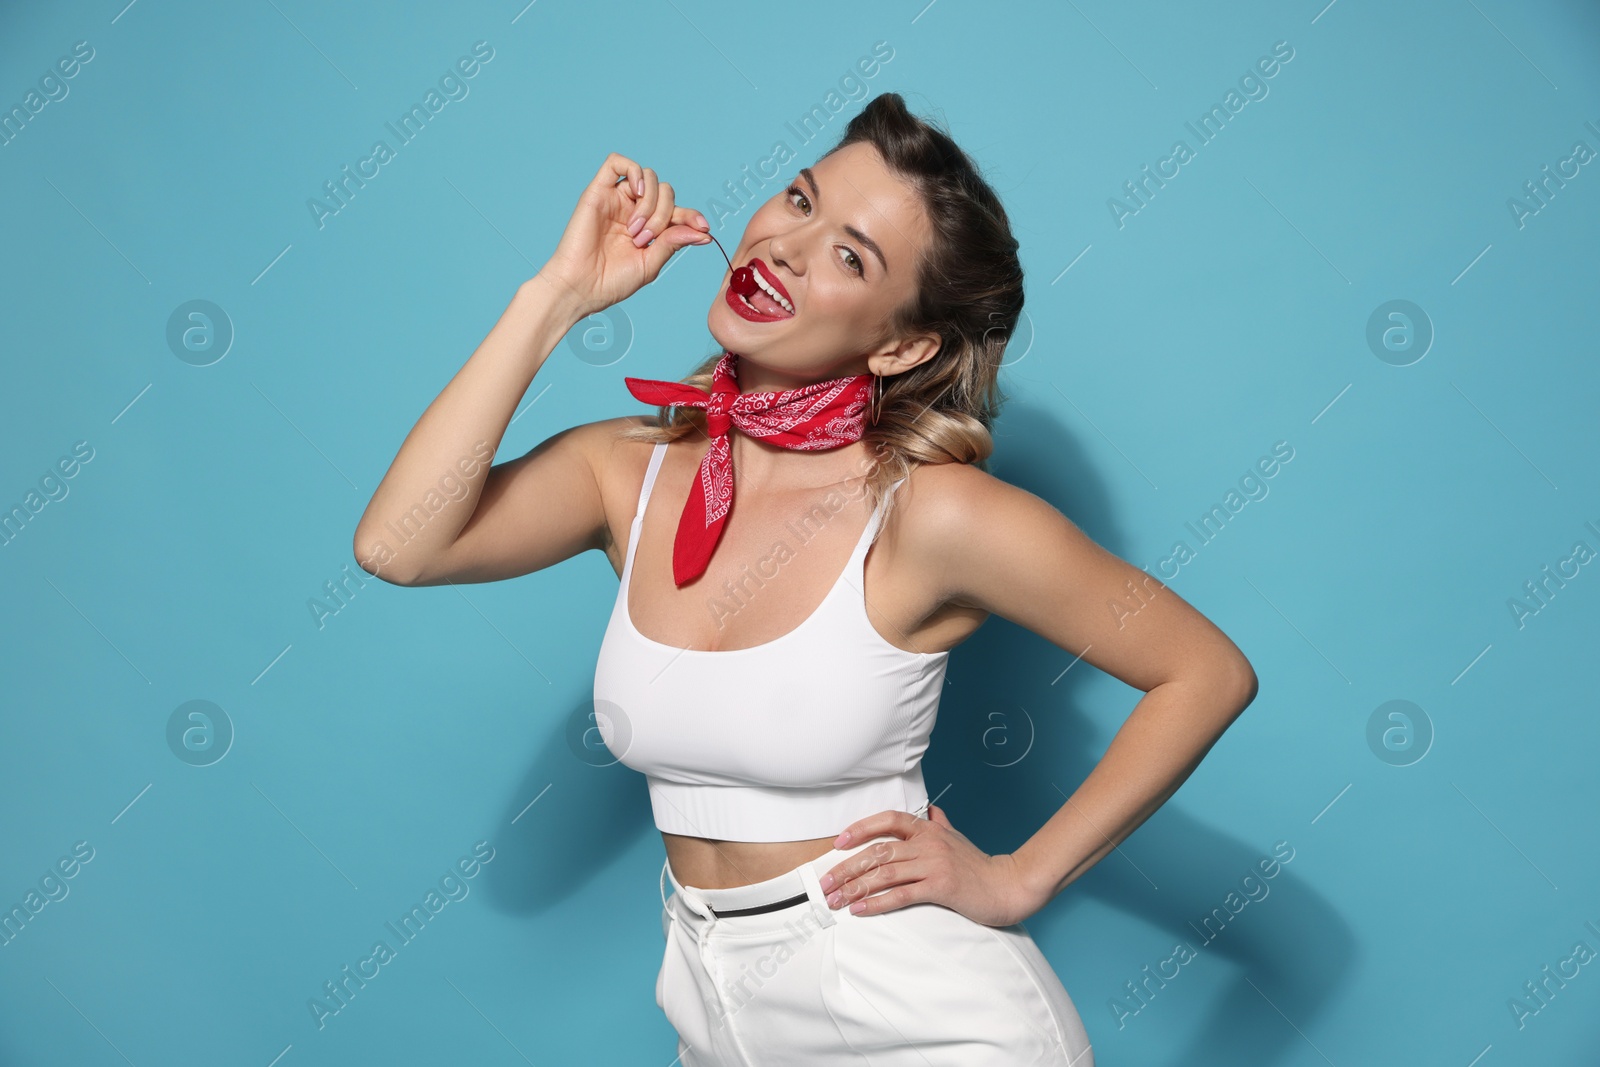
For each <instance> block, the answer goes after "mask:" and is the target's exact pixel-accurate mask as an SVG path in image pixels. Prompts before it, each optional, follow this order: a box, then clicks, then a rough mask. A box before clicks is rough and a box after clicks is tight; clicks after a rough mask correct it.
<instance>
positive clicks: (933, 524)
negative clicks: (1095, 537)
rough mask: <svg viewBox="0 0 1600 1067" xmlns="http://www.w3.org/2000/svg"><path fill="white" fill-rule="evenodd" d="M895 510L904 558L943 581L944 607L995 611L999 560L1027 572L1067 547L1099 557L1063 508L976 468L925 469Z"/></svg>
mask: <svg viewBox="0 0 1600 1067" xmlns="http://www.w3.org/2000/svg"><path fill="white" fill-rule="evenodd" d="M906 490H910V491H909V492H906ZM895 509H896V511H897V512H898V513H900V518H899V519H898V520H897V521H898V525H899V527H900V531H899V537H898V538H897V540H898V541H900V544H901V545H902V546H903V548H902V551H904V552H905V553H906V554H907V556H908V557H909V558H910V560H911V561H912V562H913V563H914V564H915V566H916V569H917V570H918V571H919V572H920V573H924V574H928V575H937V576H939V581H940V583H941V585H942V588H941V596H940V600H941V601H942V602H944V603H949V604H954V605H959V606H967V607H974V608H981V609H984V610H987V611H995V610H996V608H997V606H998V605H997V604H996V603H995V602H994V600H993V599H991V598H989V597H985V596H983V595H981V593H982V588H983V587H984V585H986V584H987V582H988V581H992V579H993V575H994V573H995V570H994V567H993V564H994V563H995V561H996V560H997V559H999V560H1004V561H1006V562H1007V563H1009V564H1011V565H1012V566H1014V567H1015V566H1019V565H1020V566H1021V567H1023V568H1026V567H1028V566H1029V565H1030V564H1037V563H1038V562H1039V561H1040V560H1041V558H1042V557H1044V556H1045V555H1046V554H1048V553H1050V552H1059V551H1060V550H1061V548H1062V547H1063V545H1065V544H1073V543H1075V544H1078V545H1080V546H1081V547H1082V548H1083V549H1084V550H1086V551H1092V549H1090V548H1089V547H1088V546H1089V545H1092V542H1089V540H1088V538H1087V536H1085V535H1084V534H1082V532H1081V531H1079V530H1078V528H1077V527H1076V526H1075V525H1074V524H1073V523H1072V522H1071V521H1070V520H1069V519H1068V518H1067V517H1066V516H1065V515H1063V514H1062V513H1061V512H1060V510H1058V509H1057V508H1056V507H1055V505H1053V504H1051V503H1050V502H1049V501H1047V500H1045V499H1043V498H1042V497H1039V496H1037V495H1036V494H1034V493H1031V492H1029V491H1028V490H1026V489H1023V488H1021V487H1020V486H1016V485H1013V484H1011V483H1010V482H1007V481H1005V480H1004V479H1002V478H997V477H996V476H994V475H993V474H990V473H989V472H988V471H985V470H982V469H980V468H978V467H975V466H973V465H972V464H970V463H926V464H921V465H918V466H917V467H916V468H915V469H914V470H913V472H912V474H911V477H910V478H909V480H908V482H907V485H906V486H904V487H903V488H902V490H901V495H900V497H899V499H897V501H896V504H895Z"/></svg>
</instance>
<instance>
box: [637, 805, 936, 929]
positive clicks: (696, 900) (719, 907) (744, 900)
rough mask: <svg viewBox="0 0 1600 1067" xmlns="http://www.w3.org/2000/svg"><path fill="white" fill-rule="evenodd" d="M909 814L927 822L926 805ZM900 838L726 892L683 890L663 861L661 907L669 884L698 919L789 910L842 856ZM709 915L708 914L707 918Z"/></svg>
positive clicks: (835, 853) (855, 848) (816, 889)
mask: <svg viewBox="0 0 1600 1067" xmlns="http://www.w3.org/2000/svg"><path fill="white" fill-rule="evenodd" d="M912 814H914V815H916V816H917V817H918V818H927V804H923V805H922V807H920V808H919V809H918V810H917V811H915V812H913V813H912ZM898 840H900V838H898V837H896V836H895V835H893V834H879V835H878V836H877V837H873V838H869V839H868V840H866V841H860V842H857V843H855V844H853V845H851V846H850V847H849V848H844V849H838V848H836V849H831V850H829V851H828V852H826V853H824V854H823V855H821V856H818V857H817V858H816V859H813V860H807V861H806V862H805V863H802V864H800V865H798V866H796V867H793V868H790V869H789V870H787V871H784V872H783V873H782V874H780V875H776V876H774V877H772V878H768V879H766V880H765V881H761V882H753V883H751V884H750V885H741V886H733V887H730V888H727V889H702V888H700V887H698V886H685V885H683V884H682V883H680V882H679V881H678V878H677V876H676V875H674V874H673V873H672V862H671V861H670V860H663V861H662V864H661V879H660V881H661V887H660V888H661V906H662V907H663V908H665V907H666V906H667V883H668V882H669V881H670V882H671V883H672V891H673V893H674V894H675V895H677V896H678V897H679V898H680V899H682V900H683V901H684V902H685V903H686V904H688V905H689V907H690V909H691V910H692V911H694V912H695V913H696V914H698V915H700V916H701V917H702V918H715V919H723V918H728V917H729V916H730V914H740V913H742V914H747V915H751V914H760V913H762V912H765V911H778V910H781V909H783V908H787V907H793V906H795V905H797V904H801V903H804V902H805V901H806V899H807V897H808V894H810V893H815V894H821V888H820V886H819V885H818V884H817V879H818V878H820V877H821V876H822V875H823V874H825V873H826V872H827V871H828V870H829V869H830V868H832V867H833V866H834V865H835V864H837V863H838V862H839V861H840V860H842V859H844V858H845V857H846V856H853V855H855V854H856V853H857V852H859V851H861V850H862V849H864V848H866V847H867V846H869V845H874V844H877V843H878V842H879V841H898ZM708 913H709V914H708Z"/></svg>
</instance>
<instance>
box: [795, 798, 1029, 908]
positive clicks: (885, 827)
mask: <svg viewBox="0 0 1600 1067" xmlns="http://www.w3.org/2000/svg"><path fill="white" fill-rule="evenodd" d="M928 815H929V818H926V819H919V818H917V817H916V816H915V815H912V814H910V813H909V812H904V811H883V812H879V813H878V814H876V815H869V816H867V817H866V818H865V819H859V820H857V821H856V822H853V823H851V824H850V825H849V826H847V827H845V829H844V833H848V834H849V835H850V838H849V840H848V841H846V843H845V845H844V847H845V848H849V847H850V842H851V841H857V842H859V841H866V840H869V839H871V838H874V837H879V836H882V835H884V834H893V835H894V836H895V837H898V838H901V839H902V840H899V841H879V842H877V843H876V844H873V845H870V846H868V847H867V848H863V849H861V850H860V851H859V852H857V853H856V854H855V855H853V856H850V857H849V858H847V859H845V860H842V861H841V862H840V863H838V864H837V865H836V866H834V867H831V868H829V870H828V871H827V872H826V873H824V875H823V876H822V878H821V879H820V882H821V885H822V891H823V892H824V893H826V894H827V897H828V905H829V907H833V908H839V907H846V906H848V907H849V908H850V909H851V910H852V911H854V912H856V913H857V914H859V915H877V914H879V913H881V912H885V911H893V910H895V909H896V908H903V907H905V906H906V905H907V904H915V903H918V902H921V901H931V902H933V903H935V904H943V905H944V906H945V907H947V908H950V909H951V910H952V911H957V912H960V913H961V914H962V915H965V916H966V917H967V918H969V919H971V920H973V921H974V922H980V923H983V924H984V925H985V926H1010V925H1012V924H1013V923H1019V922H1021V921H1023V920H1024V919H1026V918H1027V917H1028V916H1030V915H1032V914H1033V913H1034V912H1036V911H1038V910H1039V909H1040V908H1042V907H1044V905H1045V904H1046V903H1048V902H1049V901H1048V898H1047V897H1046V898H1043V899H1041V898H1040V897H1039V895H1038V893H1037V892H1036V891H1035V890H1034V889H1033V887H1032V886H1031V885H1030V884H1029V883H1028V882H1027V880H1026V879H1025V878H1024V873H1023V871H1022V869H1021V866H1020V864H1019V863H1018V862H1017V859H1016V857H1015V856H1013V855H1011V854H1003V855H998V856H990V855H988V854H986V853H985V852H984V851H983V850H981V849H980V848H978V846H976V845H974V844H973V843H972V842H971V841H969V840H967V838H966V836H965V835H964V834H962V833H961V831H959V830H957V829H956V828H955V827H954V826H952V825H950V820H949V819H948V818H946V817H945V814H944V812H943V811H941V810H940V809H939V808H938V807H937V806H936V805H932V804H930V805H929V806H928ZM890 887H892V888H890ZM880 890H884V892H879V891H880ZM868 894H877V895H876V896H868ZM863 898H864V899H863Z"/></svg>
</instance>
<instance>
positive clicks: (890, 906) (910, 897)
mask: <svg viewBox="0 0 1600 1067" xmlns="http://www.w3.org/2000/svg"><path fill="white" fill-rule="evenodd" d="M928 899H931V898H930V897H929V896H928V894H927V892H926V891H925V890H923V888H922V883H921V882H908V883H907V884H905V885H897V886H895V887H894V888H893V889H886V890H884V891H883V892H882V893H879V894H878V895H877V896H874V897H863V898H861V899H860V900H857V901H855V902H853V903H852V904H851V905H850V910H851V911H852V912H853V913H855V914H856V915H881V914H883V913H884V912H886V911H894V910H895V909H897V908H903V907H905V906H906V905H907V904H917V903H920V902H921V901H924V900H928Z"/></svg>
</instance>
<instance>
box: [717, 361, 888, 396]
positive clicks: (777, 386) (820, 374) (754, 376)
mask: <svg viewBox="0 0 1600 1067" xmlns="http://www.w3.org/2000/svg"><path fill="white" fill-rule="evenodd" d="M847 362H849V361H847ZM734 367H735V370H736V371H737V372H738V376H739V392H741V393H781V392H782V391H783V390H785V389H799V388H801V387H803V386H807V385H815V384H817V383H818V382H827V381H832V380H833V379H835V378H849V377H852V376H854V375H857V374H870V373H871V371H869V370H867V368H866V367H865V365H863V366H862V367H861V368H860V369H859V370H852V369H851V368H850V367H848V366H845V365H843V364H841V365H839V366H836V367H831V368H824V369H822V370H814V371H808V372H806V373H804V374H795V373H791V372H789V371H782V370H774V369H772V368H770V367H763V366H761V365H760V364H758V363H753V362H751V361H750V360H749V359H748V358H747V357H745V356H742V355H737V354H736V355H735V361H734Z"/></svg>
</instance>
